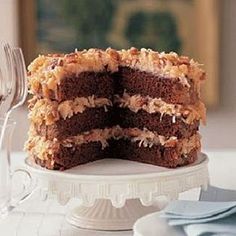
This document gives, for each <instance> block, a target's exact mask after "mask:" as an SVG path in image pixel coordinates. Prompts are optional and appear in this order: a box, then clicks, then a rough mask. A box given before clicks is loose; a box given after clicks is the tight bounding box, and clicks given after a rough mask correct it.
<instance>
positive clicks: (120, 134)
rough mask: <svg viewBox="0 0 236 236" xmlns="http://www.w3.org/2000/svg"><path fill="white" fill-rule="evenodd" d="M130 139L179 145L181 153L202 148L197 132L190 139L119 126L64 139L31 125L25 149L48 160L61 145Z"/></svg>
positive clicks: (102, 143) (132, 140)
mask: <svg viewBox="0 0 236 236" xmlns="http://www.w3.org/2000/svg"><path fill="white" fill-rule="evenodd" d="M111 138H114V139H117V140H118V139H122V138H124V139H129V140H131V142H138V144H139V146H140V147H141V146H144V147H149V148H151V147H152V146H153V145H159V144H160V145H162V146H165V147H175V146H176V145H177V147H178V149H179V150H180V153H181V154H187V153H189V152H190V151H191V150H192V149H193V148H196V149H199V148H200V135H199V134H198V133H197V134H195V135H193V136H192V137H190V138H188V139H180V140H178V139H177V137H174V136H173V137H170V138H166V137H164V136H161V135H158V134H157V133H156V132H152V131H149V130H147V129H143V130H140V129H138V128H125V129H122V128H121V127H119V126H114V127H112V128H105V129H94V130H91V131H88V132H84V133H82V134H80V135H77V136H72V137H68V138H66V139H65V140H63V141H58V140H57V139H54V140H47V139H46V138H45V137H41V136H38V135H37V134H36V132H35V131H34V129H33V128H32V127H31V129H30V131H29V140H28V141H27V143H26V145H25V149H26V150H28V151H29V153H30V154H31V155H34V156H37V157H38V158H39V159H41V160H48V159H50V157H51V156H53V155H54V154H57V153H58V151H59V150H60V145H62V146H64V147H73V146H74V145H81V144H86V143H89V142H100V143H101V145H102V148H103V149H104V148H105V147H107V146H108V140H109V139H111Z"/></svg>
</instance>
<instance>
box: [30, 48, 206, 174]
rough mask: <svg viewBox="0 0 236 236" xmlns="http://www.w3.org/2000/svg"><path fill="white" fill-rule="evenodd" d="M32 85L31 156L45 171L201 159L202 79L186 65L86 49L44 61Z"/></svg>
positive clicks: (157, 56)
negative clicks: (107, 162)
mask: <svg viewBox="0 0 236 236" xmlns="http://www.w3.org/2000/svg"><path fill="white" fill-rule="evenodd" d="M28 78H29V79H28V80H29V89H30V92H31V93H32V94H33V98H32V99H31V100H30V102H29V110H30V113H29V119H30V121H31V126H30V131H29V139H28V141H27V143H26V149H27V150H28V152H29V155H30V156H31V157H32V158H34V160H35V161H36V163H38V164H40V165H41V166H44V167H46V168H48V169H59V170H64V169H68V168H71V167H73V166H76V165H80V164H84V163H88V162H91V161H95V160H99V159H102V158H107V157H109V158H111V157H113V158H121V159H127V160H133V161H138V162H143V163H148V164H154V165H159V166H165V167H169V168H175V167H178V166H182V165H186V164H189V163H192V162H194V161H195V160H196V158H197V153H198V152H199V151H200V147H201V145H200V135H199V133H198V128H199V123H200V121H201V120H202V122H203V123H205V106H204V104H203V103H202V102H201V100H200V83H201V81H203V80H205V73H204V71H203V70H202V69H201V68H200V66H199V64H198V63H197V62H194V61H193V60H192V59H191V60H190V59H189V58H188V57H184V56H178V55H177V54H176V53H173V52H171V53H158V52H154V51H152V50H150V49H148V50H146V49H141V50H137V49H135V48H131V49H129V50H121V51H117V50H114V49H110V48H109V49H107V50H105V51H104V50H100V49H89V50H84V51H79V52H78V51H76V52H74V53H71V54H53V55H47V56H39V57H38V58H36V59H35V60H34V61H33V62H32V63H31V65H30V66H29V72H28Z"/></svg>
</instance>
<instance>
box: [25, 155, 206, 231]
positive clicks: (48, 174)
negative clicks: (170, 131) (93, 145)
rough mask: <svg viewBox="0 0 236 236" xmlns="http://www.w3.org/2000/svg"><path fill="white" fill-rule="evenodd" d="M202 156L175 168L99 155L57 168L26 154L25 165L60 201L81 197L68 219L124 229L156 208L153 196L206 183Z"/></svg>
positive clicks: (91, 226)
mask: <svg viewBox="0 0 236 236" xmlns="http://www.w3.org/2000/svg"><path fill="white" fill-rule="evenodd" d="M207 163H208V158H207V156H206V155H205V154H199V157H198V160H197V161H196V162H195V163H194V164H192V165H189V166H186V167H180V168H177V169H167V168H163V167H158V166H153V165H146V164H142V163H137V162H132V161H126V160H119V159H103V160H100V161H96V162H92V163H89V164H86V165H81V166H78V167H75V168H72V169H70V170H66V171H63V172H60V171H52V170H46V169H44V168H42V167H40V166H38V165H36V164H35V163H34V162H33V160H31V159H29V158H27V159H26V166H27V169H28V170H29V171H30V172H31V173H32V175H33V176H34V177H35V178H36V180H37V182H38V186H39V188H40V189H41V191H42V192H43V193H45V194H46V195H57V198H58V201H59V202H60V203H61V204H66V203H67V202H68V201H69V200H70V199H71V198H79V199H81V206H78V207H77V208H75V209H74V210H72V212H70V213H69V214H68V216H67V220H68V222H69V223H71V224H73V225H75V226H78V227H81V228H87V229H97V230H128V229H132V226H133V224H134V222H135V221H136V220H137V219H138V218H140V217H142V216H144V215H146V214H149V213H152V212H154V211H157V210H160V209H159V208H158V206H157V205H154V203H155V202H156V199H157V197H160V196H167V197H168V198H169V199H177V198H178V194H179V193H181V192H184V191H186V190H189V189H192V188H196V187H203V188H206V187H207V184H208V180H209V179H208V167H207Z"/></svg>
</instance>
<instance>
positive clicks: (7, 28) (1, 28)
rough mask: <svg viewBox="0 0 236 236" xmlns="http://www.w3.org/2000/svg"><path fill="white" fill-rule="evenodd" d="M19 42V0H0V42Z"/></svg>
mask: <svg viewBox="0 0 236 236" xmlns="http://www.w3.org/2000/svg"><path fill="white" fill-rule="evenodd" d="M1 41H5V42H9V43H10V44H11V45H17V44H18V12H17V0H0V42H1Z"/></svg>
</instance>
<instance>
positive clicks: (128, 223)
mask: <svg viewBox="0 0 236 236" xmlns="http://www.w3.org/2000/svg"><path fill="white" fill-rule="evenodd" d="M159 210H160V208H159V207H158V206H143V205H142V204H141V202H140V200H138V199H132V200H127V201H126V204H125V205H124V206H123V207H121V208H115V207H113V206H112V203H111V201H110V200H97V201H96V202H95V204H94V205H93V206H92V207H84V206H80V207H77V208H75V209H73V210H72V211H71V212H70V213H69V214H68V215H67V221H68V222H69V223H70V224H72V225H74V226H77V227H80V228H86V229H95V230H131V229H132V226H133V225H134V223H135V222H136V220H137V219H139V218H140V217H142V216H144V215H147V214H149V213H153V212H156V211H159Z"/></svg>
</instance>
